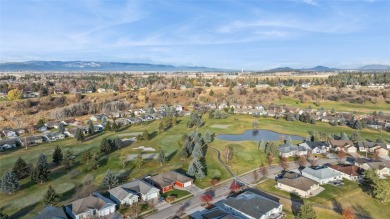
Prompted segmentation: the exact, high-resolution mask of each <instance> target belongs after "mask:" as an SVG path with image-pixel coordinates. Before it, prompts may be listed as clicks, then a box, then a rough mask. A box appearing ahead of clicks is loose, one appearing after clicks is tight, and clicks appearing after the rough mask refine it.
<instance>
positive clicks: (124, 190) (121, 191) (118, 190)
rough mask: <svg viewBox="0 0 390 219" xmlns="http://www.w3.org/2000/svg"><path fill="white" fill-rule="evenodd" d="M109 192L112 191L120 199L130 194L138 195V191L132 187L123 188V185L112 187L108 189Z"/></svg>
mask: <svg viewBox="0 0 390 219" xmlns="http://www.w3.org/2000/svg"><path fill="white" fill-rule="evenodd" d="M108 192H109V193H111V194H112V195H113V196H115V197H116V198H118V199H119V200H123V199H125V198H126V197H127V196H128V195H129V194H131V195H132V196H133V195H134V196H137V197H138V195H137V193H136V192H134V191H132V190H131V189H127V188H123V187H121V186H118V187H115V188H112V189H110V190H108Z"/></svg>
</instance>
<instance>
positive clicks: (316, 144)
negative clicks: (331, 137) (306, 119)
mask: <svg viewBox="0 0 390 219" xmlns="http://www.w3.org/2000/svg"><path fill="white" fill-rule="evenodd" d="M304 144H306V145H307V146H308V147H309V148H310V149H315V148H319V147H322V146H325V147H329V144H328V142H326V141H307V142H304V143H301V144H299V145H302V146H303V145H304Z"/></svg>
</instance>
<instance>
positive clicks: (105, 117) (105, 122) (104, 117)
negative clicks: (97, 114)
mask: <svg viewBox="0 0 390 219" xmlns="http://www.w3.org/2000/svg"><path fill="white" fill-rule="evenodd" d="M101 122H102V126H106V124H107V116H103V117H102V121H101Z"/></svg>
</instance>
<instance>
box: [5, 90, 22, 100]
mask: <svg viewBox="0 0 390 219" xmlns="http://www.w3.org/2000/svg"><path fill="white" fill-rule="evenodd" d="M22 96H23V92H22V91H20V90H18V89H13V90H10V91H8V95H7V98H8V100H19V99H22Z"/></svg>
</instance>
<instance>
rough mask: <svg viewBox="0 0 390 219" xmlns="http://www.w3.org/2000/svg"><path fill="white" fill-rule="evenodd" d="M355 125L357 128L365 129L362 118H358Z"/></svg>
mask: <svg viewBox="0 0 390 219" xmlns="http://www.w3.org/2000/svg"><path fill="white" fill-rule="evenodd" d="M353 127H354V128H355V129H357V130H362V129H363V125H362V122H360V120H357V121H356V122H355V124H353Z"/></svg>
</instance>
